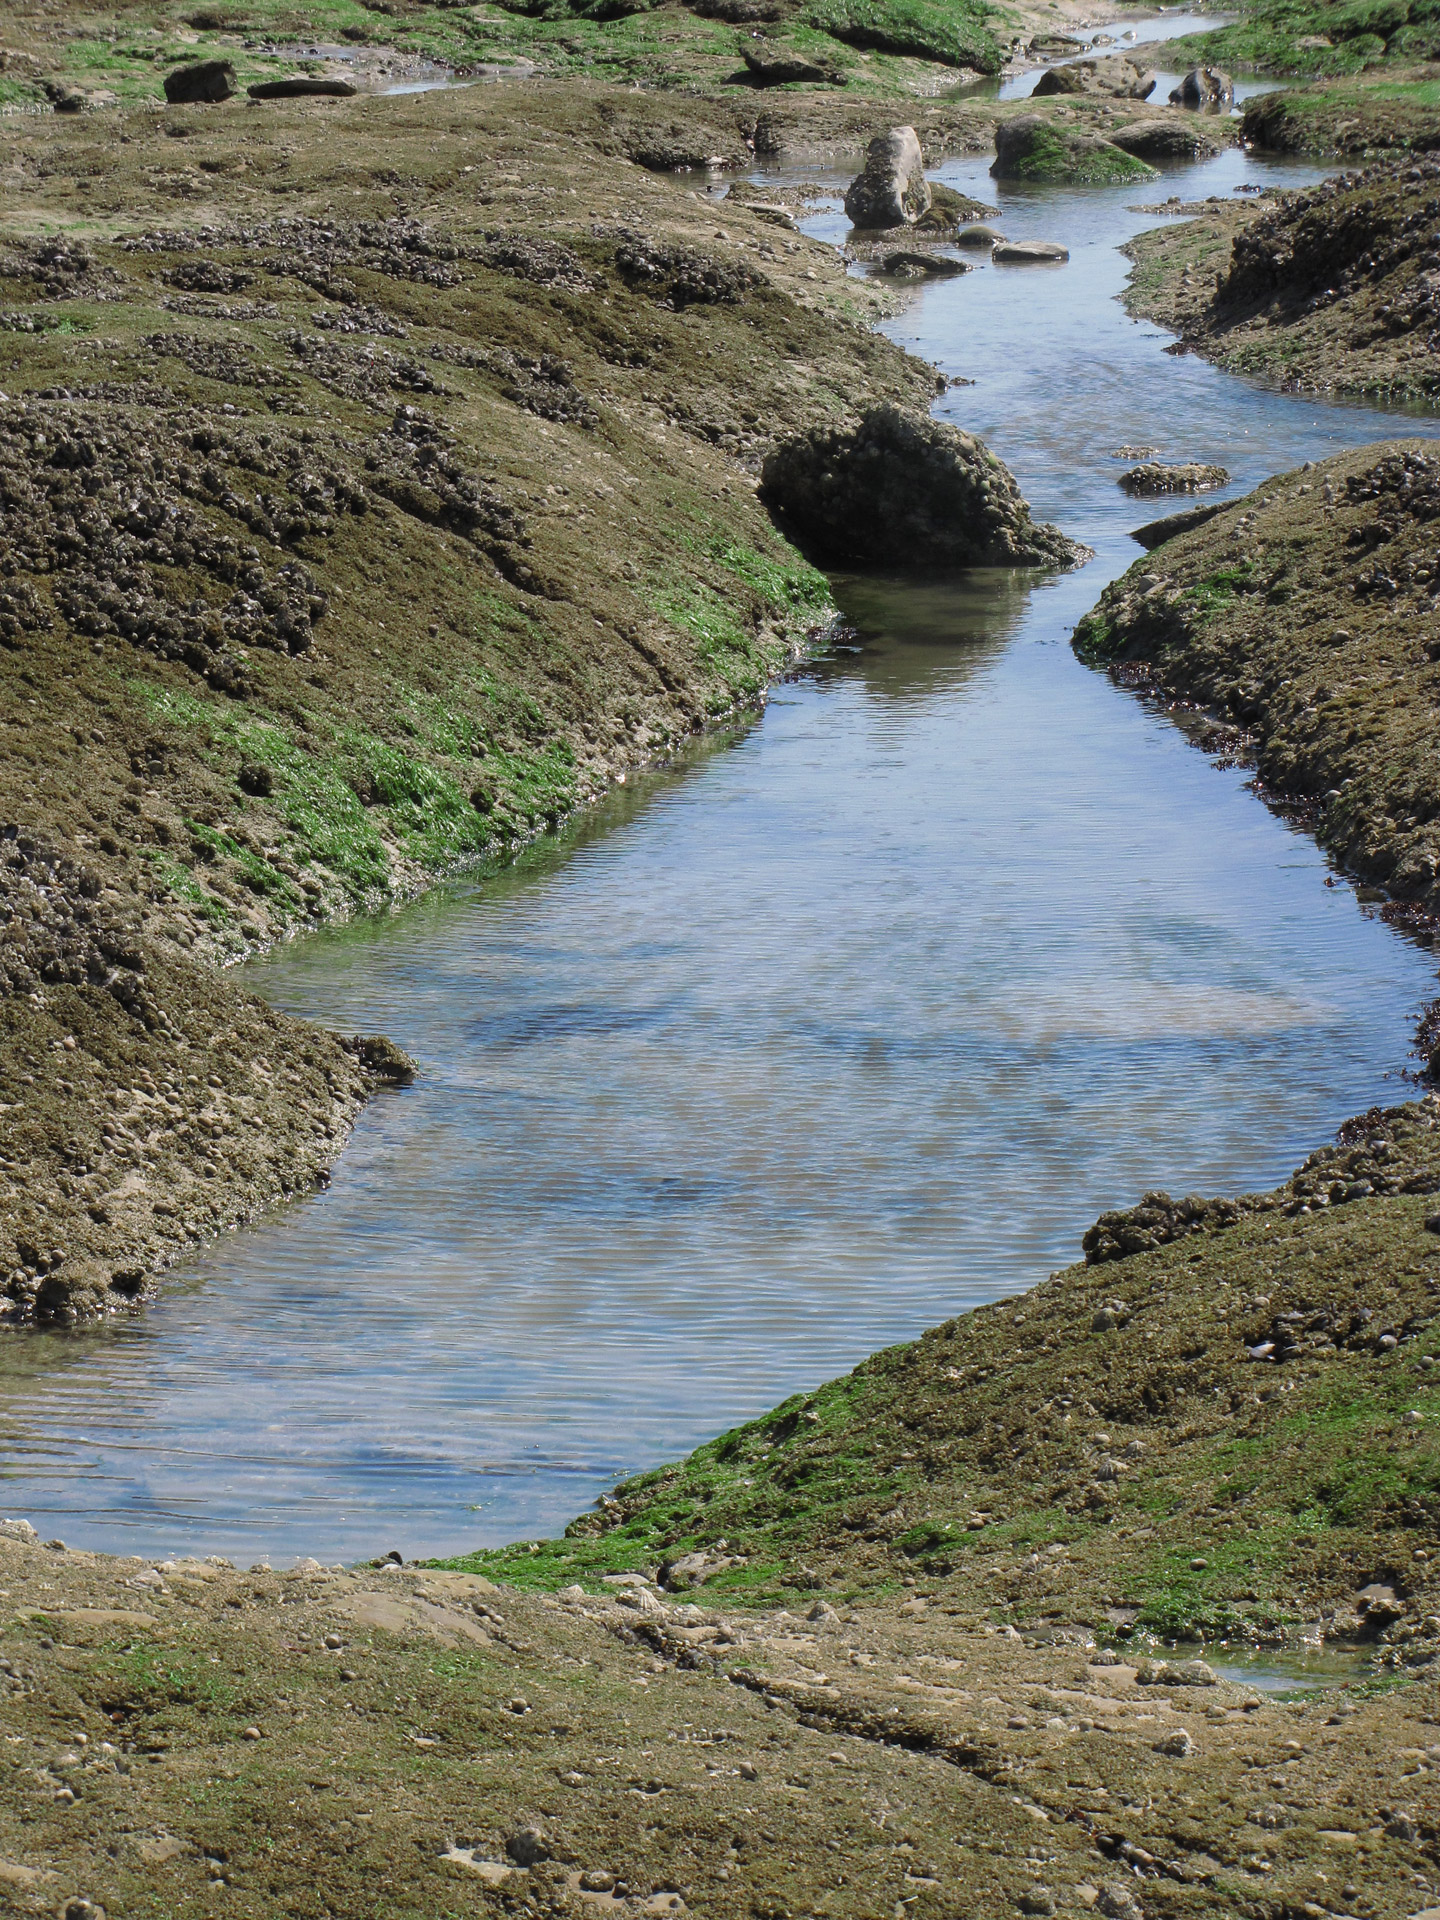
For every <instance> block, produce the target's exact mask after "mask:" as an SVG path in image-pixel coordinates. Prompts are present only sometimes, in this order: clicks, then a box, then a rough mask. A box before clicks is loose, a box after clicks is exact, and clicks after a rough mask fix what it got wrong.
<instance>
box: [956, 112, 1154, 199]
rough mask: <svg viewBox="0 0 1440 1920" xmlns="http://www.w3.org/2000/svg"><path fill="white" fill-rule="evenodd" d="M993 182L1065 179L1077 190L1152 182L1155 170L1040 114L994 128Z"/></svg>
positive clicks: (1130, 155)
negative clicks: (1085, 187) (1133, 181)
mask: <svg viewBox="0 0 1440 1920" xmlns="http://www.w3.org/2000/svg"><path fill="white" fill-rule="evenodd" d="M990 172H991V175H992V177H993V178H994V179H996V180H1034V181H1042V180H1068V181H1070V182H1071V183H1073V184H1075V185H1077V186H1096V185H1105V184H1108V183H1111V182H1116V181H1126V180H1150V179H1153V178H1154V173H1155V169H1154V168H1153V167H1147V166H1146V164H1145V162H1144V161H1143V160H1137V159H1136V158H1135V156H1134V154H1130V153H1126V152H1125V151H1124V150H1123V149H1122V148H1120V147H1116V146H1112V145H1111V143H1110V142H1109V141H1108V140H1096V139H1094V138H1092V137H1091V136H1090V135H1089V134H1083V133H1073V132H1071V131H1070V129H1069V128H1067V127H1059V126H1056V125H1055V124H1054V122H1053V121H1050V120H1046V119H1043V118H1042V117H1041V115H1039V114H1038V113H1022V114H1019V115H1017V116H1016V118H1015V119H1013V120H1002V121H1001V122H1000V123H999V125H998V126H997V127H996V129H995V160H994V164H993V165H992V166H991V168H990Z"/></svg>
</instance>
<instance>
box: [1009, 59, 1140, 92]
mask: <svg viewBox="0 0 1440 1920" xmlns="http://www.w3.org/2000/svg"><path fill="white" fill-rule="evenodd" d="M1154 91H1155V75H1154V73H1153V72H1152V71H1151V70H1150V68H1148V67H1142V66H1140V65H1139V64H1138V62H1136V61H1134V60H1130V59H1127V58H1126V56H1125V55H1124V54H1111V55H1110V56H1109V57H1108V58H1107V59H1104V60H1072V61H1071V62H1070V64H1069V65H1068V66H1064V67H1050V68H1049V69H1048V70H1047V71H1046V72H1044V73H1042V74H1041V76H1040V78H1039V79H1038V80H1037V81H1036V82H1035V90H1034V96H1033V97H1034V98H1035V99H1037V100H1044V99H1046V98H1047V97H1048V96H1049V95H1051V94H1060V93H1091V94H1107V95H1110V96H1111V97H1113V98H1115V99H1121V100H1148V99H1149V98H1150V95H1151V94H1152V93H1153V92H1154Z"/></svg>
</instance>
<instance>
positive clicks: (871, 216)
mask: <svg viewBox="0 0 1440 1920" xmlns="http://www.w3.org/2000/svg"><path fill="white" fill-rule="evenodd" d="M930 199H931V195H930V188H929V185H928V183H927V181H926V179H925V159H924V155H923V154H922V153H921V151H920V142H919V140H918V138H917V137H916V134H915V129H914V128H913V127H891V129H890V131H889V132H888V133H881V134H877V135H876V137H875V138H874V139H873V140H872V141H871V142H870V145H869V148H868V149H867V151H866V154H865V170H864V172H863V173H860V174H857V175H856V177H855V179H853V180H852V181H851V182H850V185H849V188H848V189H847V191H846V194H845V211H846V213H847V214H849V216H850V221H851V224H852V225H853V226H857V227H909V226H913V225H914V224H915V222H916V221H917V220H918V219H919V218H920V217H921V215H922V214H925V213H928V212H929V211H930Z"/></svg>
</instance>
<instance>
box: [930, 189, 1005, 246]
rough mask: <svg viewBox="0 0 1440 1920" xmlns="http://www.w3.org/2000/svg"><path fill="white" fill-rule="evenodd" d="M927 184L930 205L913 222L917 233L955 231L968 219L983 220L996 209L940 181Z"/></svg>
mask: <svg viewBox="0 0 1440 1920" xmlns="http://www.w3.org/2000/svg"><path fill="white" fill-rule="evenodd" d="M929 186H930V206H929V209H928V211H927V212H925V213H922V214H921V216H920V218H919V219H918V220H917V221H916V222H915V229H916V231H917V232H918V233H955V232H956V231H957V230H958V229H959V228H961V227H963V226H964V225H965V224H966V223H967V222H968V221H971V220H983V219H984V218H985V216H986V215H987V214H991V213H994V212H995V211H996V209H995V208H994V207H991V206H987V205H986V203H985V202H984V201H983V200H972V199H971V197H970V195H969V194H968V193H960V192H958V191H957V190H956V189H955V188H954V187H947V186H945V185H944V183H943V182H942V181H939V180H932V181H930V183H929Z"/></svg>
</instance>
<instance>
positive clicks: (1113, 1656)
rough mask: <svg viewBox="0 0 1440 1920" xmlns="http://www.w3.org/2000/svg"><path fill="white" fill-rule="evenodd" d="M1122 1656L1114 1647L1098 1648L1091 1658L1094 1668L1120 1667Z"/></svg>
mask: <svg viewBox="0 0 1440 1920" xmlns="http://www.w3.org/2000/svg"><path fill="white" fill-rule="evenodd" d="M1119 1664H1120V1656H1119V1654H1118V1653H1116V1651H1115V1649H1114V1648H1113V1647H1097V1648H1096V1649H1095V1651H1094V1653H1092V1654H1091V1656H1090V1665H1091V1666H1092V1667H1118V1666H1119Z"/></svg>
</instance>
